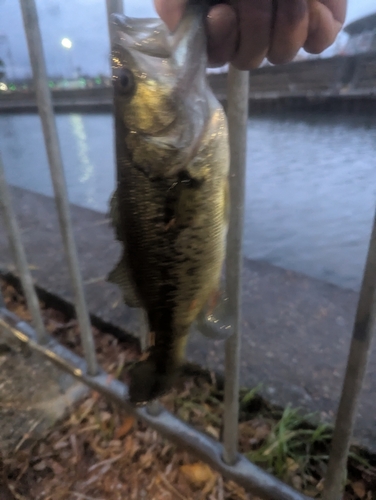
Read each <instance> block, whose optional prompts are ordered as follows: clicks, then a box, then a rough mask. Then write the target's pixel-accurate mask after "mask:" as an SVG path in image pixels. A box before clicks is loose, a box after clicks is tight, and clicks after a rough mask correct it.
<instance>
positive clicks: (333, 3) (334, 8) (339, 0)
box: [309, 0, 347, 24]
mask: <svg viewBox="0 0 376 500" xmlns="http://www.w3.org/2000/svg"><path fill="white" fill-rule="evenodd" d="M309 2H310V3H315V2H320V3H322V4H323V5H325V7H327V8H328V9H329V10H330V12H331V13H332V14H333V18H334V19H335V20H336V21H338V22H340V23H341V24H343V23H344V22H345V18H346V11H347V0H309Z"/></svg>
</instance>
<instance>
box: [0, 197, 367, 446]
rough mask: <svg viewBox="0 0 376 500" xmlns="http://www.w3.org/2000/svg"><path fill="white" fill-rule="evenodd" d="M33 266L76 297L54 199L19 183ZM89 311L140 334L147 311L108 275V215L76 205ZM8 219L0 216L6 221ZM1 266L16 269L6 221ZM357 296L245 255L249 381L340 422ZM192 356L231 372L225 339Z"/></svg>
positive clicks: (41, 279)
mask: <svg viewBox="0 0 376 500" xmlns="http://www.w3.org/2000/svg"><path fill="white" fill-rule="evenodd" d="M12 194H13V199H14V202H15V208H16V211H17V215H18V220H19V223H20V225H21V227H22V230H23V238H24V242H25V246H26V250H27V254H28V259H29V264H30V266H31V269H32V273H33V276H34V278H35V280H36V283H37V284H38V285H39V286H40V287H42V288H44V289H45V290H47V291H48V292H51V293H53V294H55V295H58V296H60V297H62V298H63V299H65V300H67V301H72V289H71V286H70V281H69V275H68V270H67V266H66V263H65V258H64V253H63V248H62V241H61V238H60V233H59V229H58V221H57V215H56V211H55V206H54V201H53V200H52V199H51V198H47V197H45V196H41V195H37V194H34V193H30V192H27V191H24V190H21V189H19V188H12ZM72 219H73V224H74V228H75V234H76V241H77V246H78V250H79V257H80V263H81V269H82V273H83V277H84V280H85V292H86V297H87V301H88V305H89V310H90V311H91V312H92V313H94V314H95V315H96V316H98V317H99V318H101V319H102V320H103V321H107V322H110V323H112V324H114V325H115V326H117V327H119V328H122V329H124V330H125V331H127V332H129V333H133V334H136V335H137V334H138V332H139V331H140V322H139V316H138V314H137V312H136V311H135V310H131V309H127V308H126V307H125V306H124V305H123V304H122V301H121V297H120V293H119V291H118V289H117V288H116V287H115V286H113V285H111V284H109V283H107V282H106V281H105V276H106V274H107V273H108V272H109V271H110V269H111V268H112V267H113V265H114V263H115V262H116V261H117V259H118V257H119V255H120V247H119V245H118V243H117V242H116V241H115V240H114V235H113V231H112V229H111V227H110V226H109V223H108V221H107V220H106V217H105V216H104V215H103V214H100V213H97V212H93V211H91V210H87V209H83V208H79V207H75V206H72ZM0 224H1V222H0ZM0 269H3V270H5V271H7V270H8V271H14V263H13V259H12V257H11V254H10V251H9V248H8V245H7V238H6V235H5V231H4V228H3V227H2V226H1V225H0ZM357 298H358V295H357V293H355V292H353V291H351V290H344V289H341V288H339V287H336V286H334V285H330V284H327V283H324V282H321V281H318V280H314V279H312V278H308V277H306V276H303V275H300V274H298V273H294V272H291V271H286V270H283V269H279V268H277V267H274V266H272V265H269V264H267V263H264V262H256V261H249V260H245V262H244V275H243V346H242V361H241V381H242V384H243V385H247V386H254V385H257V384H259V383H262V384H263V392H264V394H265V395H266V397H267V398H268V399H269V400H271V401H272V402H273V403H276V404H280V405H286V404H287V403H289V402H291V403H292V404H293V405H295V406H302V407H303V408H305V409H306V410H309V411H313V412H320V413H321V416H322V418H324V419H327V420H329V421H330V420H332V419H333V416H334V412H335V410H336V406H337V402H338V398H339V394H340V390H341V384H342V377H343V373H344V369H345V364H346V359H347V354H348V349H349V344H350V338H351V330H352V323H353V318H354V314H355V309H356V304H357ZM188 359H189V360H190V361H193V362H195V363H199V364H201V365H202V366H205V367H209V368H211V369H215V370H221V369H223V360H224V356H223V345H222V343H221V342H213V341H209V340H207V339H204V338H203V337H201V336H199V335H194V336H192V339H191V341H190V343H189V346H188ZM374 387H376V352H373V354H372V355H371V360H370V367H369V370H368V375H367V380H366V383H365V385H364V388H363V393H362V397H361V404H360V409H359V417H358V422H357V426H356V438H358V440H359V441H360V442H361V443H362V444H363V445H365V446H367V447H369V448H370V449H371V450H373V451H376V425H375V423H376V398H375V395H374Z"/></svg>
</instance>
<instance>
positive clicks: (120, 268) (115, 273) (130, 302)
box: [107, 259, 142, 307]
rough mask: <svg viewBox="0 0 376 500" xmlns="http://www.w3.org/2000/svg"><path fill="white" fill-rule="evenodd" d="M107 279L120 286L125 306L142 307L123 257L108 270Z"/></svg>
mask: <svg viewBox="0 0 376 500" xmlns="http://www.w3.org/2000/svg"><path fill="white" fill-rule="evenodd" d="M107 281H109V282H110V283H113V284H114V285H118V286H119V287H120V290H121V292H122V294H123V299H124V302H125V304H126V305H127V306H129V307H142V304H141V303H140V300H139V299H138V297H137V294H136V291H135V288H134V285H133V283H132V279H131V277H130V275H129V272H128V268H127V266H126V265H125V262H124V259H121V261H120V262H119V263H118V264H117V266H116V267H115V268H114V269H113V270H112V271H111V272H110V274H109V275H108V277H107Z"/></svg>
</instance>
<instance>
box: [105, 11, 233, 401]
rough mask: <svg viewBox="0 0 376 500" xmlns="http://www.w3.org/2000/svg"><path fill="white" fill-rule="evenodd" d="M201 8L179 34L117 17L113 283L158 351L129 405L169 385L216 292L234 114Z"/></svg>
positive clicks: (133, 378) (145, 364)
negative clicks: (210, 76)
mask: <svg viewBox="0 0 376 500" xmlns="http://www.w3.org/2000/svg"><path fill="white" fill-rule="evenodd" d="M205 14H206V12H205V9H203V6H202V5H201V3H200V2H191V3H189V4H188V7H187V8H186V11H185V13H184V15H183V18H182V20H181V22H180V24H179V25H178V27H177V28H176V30H175V31H174V32H170V31H169V30H168V28H167V27H166V26H165V24H164V23H163V22H162V21H161V20H159V19H134V18H129V17H126V16H122V15H114V16H113V23H114V36H113V40H112V70H113V99H114V122H115V149H116V169H117V180H116V189H115V192H114V194H113V196H112V198H111V202H110V215H111V220H112V225H113V227H114V231H115V236H116V238H117V239H118V240H119V242H120V243H121V245H122V256H121V258H120V261H119V263H118V264H117V265H116V267H115V268H114V269H113V271H111V272H110V273H109V276H108V280H109V281H110V282H111V283H115V284H116V285H118V286H119V287H120V290H121V292H122V296H123V299H124V302H125V304H126V305H128V306H129V307H138V308H142V309H143V310H144V311H145V313H146V317H147V320H148V328H149V334H150V347H149V349H148V350H147V352H146V353H145V355H143V356H142V357H141V360H140V361H138V362H136V363H135V364H134V366H133V367H132V368H131V369H130V370H129V377H130V382H129V401H130V402H131V403H132V404H135V405H143V404H145V403H147V402H149V401H151V400H154V399H156V398H158V397H160V396H162V395H163V394H165V393H166V392H168V391H170V390H171V388H172V387H173V384H174V383H175V381H176V377H177V375H178V373H179V368H180V367H181V364H182V363H183V361H184V356H185V348H186V343H187V340H188V336H189V333H190V329H191V327H192V325H193V324H194V322H195V321H196V320H197V318H198V317H199V315H200V313H201V314H202V311H203V310H207V308H208V304H210V303H211V301H212V300H213V297H216V294H217V293H218V289H219V287H220V281H221V273H222V269H223V263H224V258H225V252H226V236H227V227H228V218H229V204H230V201H229V187H228V176H229V161H230V159H229V141H228V128H227V120H226V115H225V112H224V110H223V107H222V105H221V104H220V103H219V101H218V100H217V98H216V97H215V96H214V94H213V92H212V90H211V89H210V86H209V84H208V81H207V77H206V66H207V56H206V47H207V40H206V30H205Z"/></svg>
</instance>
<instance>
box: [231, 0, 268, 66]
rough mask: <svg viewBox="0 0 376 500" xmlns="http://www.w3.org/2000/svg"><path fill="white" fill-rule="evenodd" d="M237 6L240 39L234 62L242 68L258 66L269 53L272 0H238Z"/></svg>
mask: <svg viewBox="0 0 376 500" xmlns="http://www.w3.org/2000/svg"><path fill="white" fill-rule="evenodd" d="M235 8H236V13H237V18H238V26H239V40H238V50H237V51H236V54H235V56H234V57H233V59H232V63H233V65H234V66H236V67H237V68H238V69H241V70H246V69H252V68H257V67H258V66H259V65H260V64H261V62H262V61H263V59H264V58H265V56H266V54H267V53H268V48H269V41H270V31H271V27H272V18H273V4H272V0H252V1H250V0H238V2H237V3H236V5H235Z"/></svg>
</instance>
